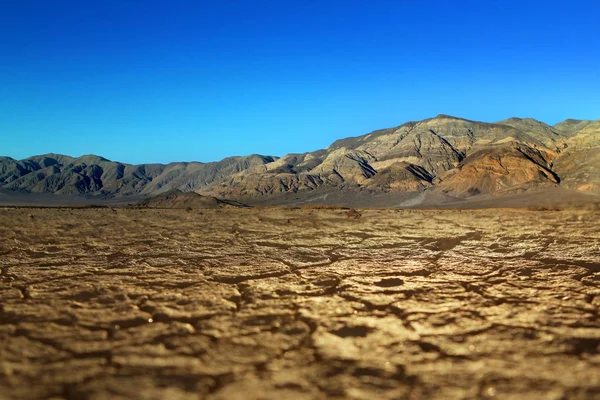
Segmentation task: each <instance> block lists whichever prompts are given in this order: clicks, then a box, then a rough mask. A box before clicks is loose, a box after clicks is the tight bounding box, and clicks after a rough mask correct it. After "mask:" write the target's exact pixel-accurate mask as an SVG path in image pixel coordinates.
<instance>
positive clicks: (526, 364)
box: [0, 207, 600, 400]
mask: <svg viewBox="0 0 600 400" xmlns="http://www.w3.org/2000/svg"><path fill="white" fill-rule="evenodd" d="M598 221H600V212H599V211H597V210H594V209H589V208H588V209H562V210H561V209H556V210H552V209H550V210H531V209H480V210H401V209H379V210H376V209H373V210H367V209H361V210H357V211H354V210H352V211H349V210H345V209H333V208H314V207H313V208H309V207H304V208H222V209H206V210H161V209H134V208H114V209H113V208H53V209H51V208H47V209H44V208H8V207H6V208H1V209H0V237H1V238H2V239H1V240H0V269H1V275H0V398H1V399H3V400H4V399H46V398H51V399H56V400H58V399H72V400H75V399H89V400H98V399H133V398H137V399H203V398H206V399H325V398H340V399H341V398H348V399H481V398H490V399H491V398H497V399H592V398H599V397H600V354H599V350H600V348H599V346H600V321H599V319H598V310H599V306H600V225H599V224H598Z"/></svg>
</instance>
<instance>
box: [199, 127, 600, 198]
mask: <svg viewBox="0 0 600 400" xmlns="http://www.w3.org/2000/svg"><path fill="white" fill-rule="evenodd" d="M599 124H600V121H595V122H594V121H574V120H567V121H565V122H563V123H560V124H557V125H556V126H549V125H546V124H544V123H542V122H539V121H536V120H533V119H520V118H511V119H508V120H504V121H500V122H497V123H483V122H476V121H469V120H466V119H461V118H455V117H450V116H447V115H439V116H437V117H435V118H431V119H426V120H423V121H418V122H408V123H405V124H403V125H401V126H398V127H395V128H390V129H383V130H378V131H374V132H371V133H369V134H366V135H363V136H359V137H352V138H346V139H342V140H338V141H336V142H334V143H333V144H332V145H331V146H329V147H328V148H327V149H325V150H319V151H316V152H312V153H305V154H292V155H287V156H284V157H281V158H280V159H278V160H276V161H274V162H272V163H269V164H265V165H263V166H260V167H258V168H249V169H247V170H244V171H241V172H239V173H236V174H234V175H232V176H231V177H229V178H227V179H224V180H222V181H221V182H219V183H217V184H214V185H210V186H207V187H204V188H202V189H201V190H200V192H201V193H211V194H213V195H218V196H224V197H234V198H252V197H256V196H264V195H267V194H271V195H272V194H278V193H279V194H280V193H289V192H294V193H302V192H310V191H312V192H318V191H319V190H322V189H323V188H325V187H336V188H341V189H350V190H357V189H358V190H361V191H366V192H388V193H390V192H396V193H398V192H420V191H424V190H428V191H430V192H431V191H433V192H441V193H445V194H448V195H451V196H457V197H469V196H473V195H477V194H492V195H501V194H509V193H515V192H519V191H526V190H530V189H534V188H543V187H552V186H555V185H559V184H563V185H565V186H567V187H570V188H574V189H578V190H591V191H596V190H598V185H597V183H596V182H597V179H598V171H599V170H600V163H599V160H598V154H599V150H600V146H599V145H598V140H599V138H600V129H598V125H599ZM584 153H585V159H583V158H582V157H581V156H582V155H583V154H584Z"/></svg>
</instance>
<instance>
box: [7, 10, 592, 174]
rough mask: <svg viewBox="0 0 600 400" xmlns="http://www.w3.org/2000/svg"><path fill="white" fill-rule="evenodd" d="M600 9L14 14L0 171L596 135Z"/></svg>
mask: <svg viewBox="0 0 600 400" xmlns="http://www.w3.org/2000/svg"><path fill="white" fill-rule="evenodd" d="M599 16H600V1H598V0H589V1H582V0H569V1H560V2H558V1H551V0H549V1H544V2H540V1H532V0H520V1H512V0H506V1H495V0H485V1H484V0H472V1H466V0H463V1H450V0H448V1H441V0H439V1H436V0H429V1H426V0H413V1H409V0H390V1H387V0H360V1H359V0H335V1H334V0H210V1H202V0H195V1H178V0H171V1H167V0H164V1H131V0H117V1H109V0H102V1H91V0H90V1H87V0H77V1H65V0H45V1H32V0H2V1H0V155H7V156H11V157H14V158H24V157H27V156H30V155H35V154H42V153H48V152H55V153H64V154H69V155H74V156H78V155H82V154H88V153H95V154H99V155H102V156H104V157H107V158H109V159H113V160H119V161H124V162H131V163H140V162H168V161H192V160H196V161H212V160H217V159H221V158H223V157H226V156H229V155H244V154H250V153H261V154H271V155H283V154H286V153H291V152H305V151H312V150H316V149H319V148H323V147H326V146H328V145H329V144H330V143H331V142H333V141H334V140H336V139H338V138H342V137H347V136H356V135H360V134H363V133H367V132H369V131H371V130H374V129H378V128H385V127H390V126H395V125H399V124H401V123H403V122H405V121H407V120H416V119H422V118H427V117H431V116H435V115H437V114H440V113H443V114H451V115H457V116H461V117H464V118H469V119H476V120H483V121H496V120H500V119H504V118H508V117H511V116H519V117H533V118H536V119H539V120H542V121H545V122H547V123H551V124H553V123H556V122H558V121H560V120H563V119H565V118H568V117H569V118H579V119H598V118H600V25H599V19H598V18H599Z"/></svg>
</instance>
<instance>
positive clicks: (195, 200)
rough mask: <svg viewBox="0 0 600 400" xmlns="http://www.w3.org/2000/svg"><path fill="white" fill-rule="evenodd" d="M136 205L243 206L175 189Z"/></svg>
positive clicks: (183, 206) (180, 206)
mask: <svg viewBox="0 0 600 400" xmlns="http://www.w3.org/2000/svg"><path fill="white" fill-rule="evenodd" d="M136 206H137V207H146V208H192V209H198V208H221V207H243V206H244V205H243V204H241V203H237V202H234V201H228V200H222V199H217V198H216V197H212V196H202V195H200V194H198V193H195V192H182V191H181V190H178V189H175V190H170V191H168V192H165V193H162V194H159V195H158V196H154V197H150V198H147V199H144V200H142V201H140V202H139V203H137V204H136Z"/></svg>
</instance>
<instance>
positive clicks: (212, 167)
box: [0, 154, 275, 197]
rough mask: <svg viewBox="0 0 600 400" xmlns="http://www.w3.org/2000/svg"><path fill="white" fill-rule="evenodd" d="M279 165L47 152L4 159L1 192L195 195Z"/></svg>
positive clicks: (261, 160)
mask: <svg viewBox="0 0 600 400" xmlns="http://www.w3.org/2000/svg"><path fill="white" fill-rule="evenodd" d="M273 161H275V158H274V157H267V156H259V155H251V156H247V157H229V158H225V159H223V160H221V161H219V162H212V163H199V162H189V163H187V162H175V163H170V164H166V165H164V164H141V165H129V164H124V163H119V162H113V161H109V160H107V159H105V158H102V157H98V156H94V155H87V156H82V157H78V158H73V157H69V156H63V155H58V154H45V155H42V156H35V157H29V158H27V159H24V160H14V159H12V158H8V157H2V158H0V189H4V190H12V191H23V192H31V193H55V194H62V195H73V194H87V195H100V196H105V197H111V196H133V195H143V194H148V195H149V194H159V193H163V192H167V191H169V190H173V189H179V190H183V191H190V190H195V189H198V188H200V187H202V186H205V185H209V184H211V183H212V182H215V181H217V180H219V179H223V178H225V177H229V176H231V175H232V174H235V173H237V172H240V171H243V170H245V169H248V168H254V167H257V166H259V165H264V164H266V163H270V162H273Z"/></svg>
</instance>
